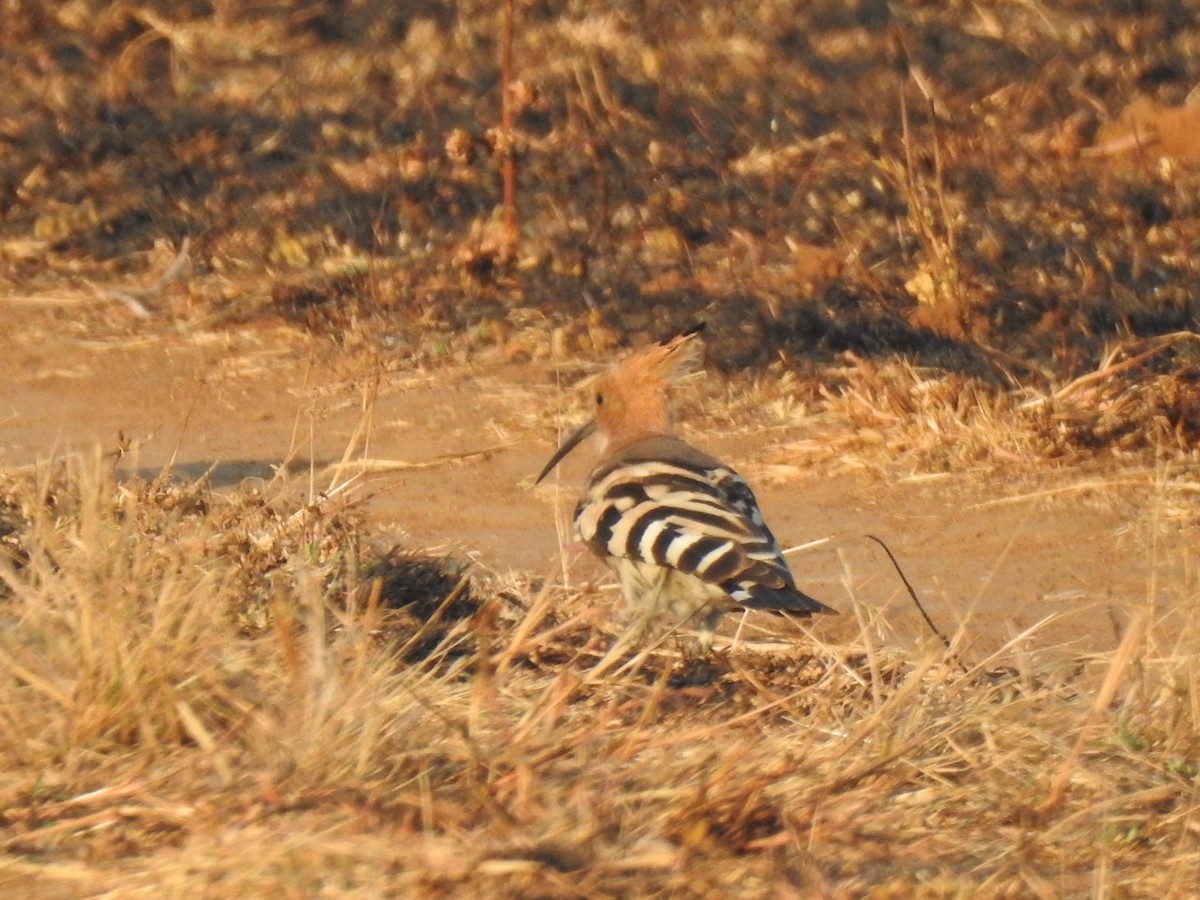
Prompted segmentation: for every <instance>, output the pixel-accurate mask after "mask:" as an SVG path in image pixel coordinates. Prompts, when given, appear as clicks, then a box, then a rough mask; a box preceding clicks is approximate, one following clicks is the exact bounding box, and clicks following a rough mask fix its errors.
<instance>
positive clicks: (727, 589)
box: [535, 324, 834, 652]
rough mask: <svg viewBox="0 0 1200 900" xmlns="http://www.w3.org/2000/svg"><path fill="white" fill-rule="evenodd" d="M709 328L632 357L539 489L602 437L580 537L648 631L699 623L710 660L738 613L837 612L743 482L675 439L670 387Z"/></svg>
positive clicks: (580, 509) (612, 374)
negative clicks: (788, 556)
mask: <svg viewBox="0 0 1200 900" xmlns="http://www.w3.org/2000/svg"><path fill="white" fill-rule="evenodd" d="M703 328H704V326H703V324H700V325H697V326H696V327H694V328H692V329H691V330H690V331H687V332H685V333H683V334H681V335H678V336H677V337H674V338H671V339H670V340H666V341H663V342H662V343H659V344H655V345H653V346H650V347H648V348H646V349H644V350H641V351H639V352H636V353H633V354H631V355H629V356H627V357H626V358H625V359H623V360H621V361H620V362H619V363H617V365H616V366H614V367H613V368H612V369H611V370H610V371H608V372H606V373H605V374H603V375H601V376H600V377H599V378H598V379H597V381H596V391H595V404H596V407H595V408H596V412H595V415H594V416H593V418H591V419H590V420H589V421H587V422H585V423H584V424H583V425H582V426H581V427H580V428H578V429H577V430H576V431H575V432H574V433H573V434H571V435H570V436H569V437H568V438H567V439H566V441H564V442H563V445H562V446H561V447H559V448H558V450H557V451H556V452H555V453H554V455H553V456H552V457H551V458H550V461H549V462H548V463H546V466H545V468H544V469H542V471H541V474H539V475H538V477H537V482H540V481H541V480H542V479H543V478H545V477H546V475H548V474H549V473H550V471H551V470H552V469H553V468H554V467H555V466H556V465H558V463H559V462H560V461H561V460H562V459H563V458H564V457H565V456H566V455H567V454H568V453H570V452H571V451H572V450H573V449H574V448H575V447H576V446H577V445H578V444H579V443H580V442H581V441H583V440H584V439H585V438H587V437H588V436H590V435H591V434H593V433H596V434H598V435H599V441H598V443H599V448H598V449H599V460H598V461H597V462H596V465H595V467H594V468H593V469H592V472H591V474H590V475H589V476H588V480H587V486H586V489H585V491H584V494H583V497H582V498H581V499H580V501H579V504H578V506H577V507H576V508H575V527H576V530H577V531H578V533H579V536H580V538H581V539H582V540H583V541H584V543H585V544H586V545H587V546H588V548H589V549H590V550H591V551H592V552H593V553H595V554H596V555H597V556H599V557H600V558H601V559H603V560H604V562H605V563H607V564H608V566H609V568H611V569H612V571H613V572H614V574H615V575H616V576H617V579H618V580H619V581H620V583H621V592H622V594H623V595H624V597H625V602H626V604H627V605H628V606H629V608H630V609H631V610H633V611H634V612H636V613H639V614H640V615H641V617H642V628H645V627H646V626H647V625H648V623H649V621H650V620H651V619H652V618H654V617H656V616H658V615H659V614H662V613H664V612H670V613H673V614H675V615H677V616H680V617H683V618H688V617H691V616H693V615H696V614H700V615H701V619H700V646H701V649H702V650H703V651H705V652H707V651H708V650H709V649H711V647H712V642H713V638H714V636H715V634H716V627H717V623H718V622H719V620H720V618H721V616H722V614H724V613H725V612H728V611H729V610H731V609H734V608H738V607H742V608H748V609H765V610H774V611H783V612H788V613H791V614H793V615H797V616H803V617H808V616H810V615H811V614H812V613H815V612H833V611H834V610H831V609H830V608H829V607H827V606H825V604H823V603H821V602H819V601H817V600H814V599H813V598H812V597H809V596H808V595H807V594H805V593H803V592H802V591H800V590H798V589H797V588H796V582H795V579H794V578H793V577H792V573H791V570H790V569H788V565H787V563H786V562H785V561H784V558H783V552H782V551H781V549H780V547H779V543H778V542H777V541H776V540H775V536H774V535H773V534H771V531H770V529H768V528H767V525H766V523H765V522H764V521H763V517H762V513H761V512H760V511H759V508H758V503H757V501H756V500H755V499H754V493H753V492H752V491H751V490H750V486H749V485H748V484H746V482H745V481H744V480H742V477H741V476H740V475H738V473H737V472H735V471H734V470H733V469H731V468H730V467H729V466H727V465H725V464H724V463H722V462H720V461H719V460H716V459H714V458H713V457H711V456H708V455H707V454H705V453H702V452H701V451H699V450H697V449H696V448H695V447H693V446H691V445H690V444H688V443H687V442H686V441H684V440H683V439H681V438H679V437H678V436H676V435H675V434H674V433H673V431H672V428H671V408H670V404H669V403H668V400H667V387H668V384H669V382H670V380H671V377H672V376H673V375H675V374H676V373H678V372H679V371H680V370H683V369H686V368H687V367H689V366H691V365H693V364H694V363H695V361H696V360H697V358H698V357H699V344H698V341H697V340H696V337H697V335H698V334H699V333H700V332H701V331H702V330H703ZM537 482H535V484H536V483H537Z"/></svg>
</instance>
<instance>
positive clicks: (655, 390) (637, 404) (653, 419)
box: [537, 322, 704, 481]
mask: <svg viewBox="0 0 1200 900" xmlns="http://www.w3.org/2000/svg"><path fill="white" fill-rule="evenodd" d="M702 331H704V323H703V322H700V323H698V324H696V325H693V326H692V327H691V328H689V329H688V330H687V331H685V332H683V333H682V334H677V335H675V337H672V338H667V339H666V340H664V341H660V342H659V343H657V344H651V345H650V346H649V347H645V348H643V349H641V350H637V351H634V352H633V353H630V354H629V355H628V356H626V357H625V358H624V359H622V360H620V361H619V362H618V363H617V364H616V365H614V366H613V367H612V368H611V369H609V370H608V371H607V372H605V373H603V374H602V375H600V376H599V377H597V378H596V379H595V381H594V383H593V385H592V387H593V389H594V393H593V402H594V403H595V413H594V415H593V417H592V418H591V419H589V420H588V421H587V422H584V423H583V425H582V426H580V427H579V428H578V429H577V430H576V431H575V432H574V433H573V434H572V435H570V436H569V437H568V438H567V439H566V440H565V441H564V442H563V444H562V446H561V447H559V448H558V451H557V452H556V453H555V454H554V455H553V456H552V457H551V458H550V461H549V462H548V463H546V466H545V468H543V469H542V472H541V474H540V475H538V477H537V481H541V480H542V479H543V478H545V477H546V475H547V474H549V472H550V471H551V470H552V469H553V468H554V467H555V466H556V465H558V463H559V461H560V460H562V459H563V458H564V457H565V456H566V455H567V454H568V453H570V452H571V451H572V450H573V449H574V448H575V447H576V446H578V444H579V443H580V442H581V441H582V440H583V439H584V438H586V437H588V436H589V435H591V434H592V433H593V432H599V434H600V453H601V454H602V455H603V454H604V453H605V452H611V451H613V450H616V449H618V448H620V447H622V446H625V445H627V444H629V443H631V442H633V441H635V440H638V439H640V438H643V437H647V436H650V435H654V434H670V433H671V407H670V404H669V403H668V401H667V388H668V387H669V386H670V385H671V384H672V383H673V382H675V381H677V380H679V379H680V378H682V377H683V376H685V375H688V374H690V373H691V372H694V371H696V370H697V369H699V366H700V360H701V358H702V356H703V351H702V344H701V343H700V341H698V340H696V338H697V337H698V336H699V335H700V333H701V332H702Z"/></svg>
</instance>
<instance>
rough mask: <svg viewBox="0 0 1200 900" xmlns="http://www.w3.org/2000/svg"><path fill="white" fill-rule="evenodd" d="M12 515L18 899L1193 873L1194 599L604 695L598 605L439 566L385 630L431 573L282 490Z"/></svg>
mask: <svg viewBox="0 0 1200 900" xmlns="http://www.w3.org/2000/svg"><path fill="white" fill-rule="evenodd" d="M3 496H4V504H3V507H2V510H3V513H2V522H3V531H4V532H5V534H4V537H3V540H4V548H5V556H4V559H3V561H0V584H2V585H3V587H2V593H0V619H2V621H0V668H2V670H3V676H2V678H0V716H2V717H0V727H2V729H3V738H2V740H0V753H2V754H3V759H2V764H0V771H3V772H4V773H5V774H4V776H3V779H2V782H0V793H2V797H3V800H2V808H3V810H4V812H3V814H2V818H0V822H2V824H3V840H4V842H5V849H6V852H7V855H6V857H5V860H4V862H3V863H0V884H6V885H7V886H8V887H9V889H10V890H18V889H19V890H21V891H23V892H25V893H27V894H28V895H31V896H33V895H36V894H37V893H38V892H42V893H45V894H47V895H55V896H61V895H68V896H70V895H81V894H83V893H88V894H91V893H96V892H102V891H106V890H107V891H113V892H116V893H119V894H120V895H121V896H139V895H147V896H151V895H152V896H162V895H164V893H165V894H167V895H174V896H178V895H183V894H185V893H193V892H196V891H199V892H201V893H204V894H205V895H220V896H235V895H243V896H244V895H246V894H251V893H253V894H258V895H279V894H300V895H312V894H315V893H321V892H324V893H328V894H331V895H336V896H355V895H379V894H381V893H406V894H413V893H419V894H422V895H443V894H444V895H451V894H455V895H461V893H462V892H463V891H469V892H470V893H472V894H475V895H482V896H513V895H517V894H520V895H529V894H537V895H539V896H564V897H565V896H580V895H585V896H629V895H632V894H637V895H643V896H644V895H648V894H652V893H655V892H664V893H669V894H677V895H684V896H702V895H711V894H713V893H721V894H727V895H734V896H749V897H753V896H761V897H766V896H780V894H781V892H783V893H786V886H789V885H790V886H791V890H792V891H793V892H794V893H795V895H796V896H814V895H822V896H862V895H864V894H868V893H869V894H870V895H871V896H911V895H914V894H915V895H920V896H968V895H969V896H1029V895H1038V896H1062V895H1065V894H1074V895H1081V894H1092V895H1095V896H1112V895H1113V894H1117V895H1126V896H1182V895H1184V894H1186V893H1187V892H1188V891H1190V889H1191V886H1192V885H1194V883H1195V879H1196V876H1197V872H1198V869H1200V846H1198V843H1200V802H1198V799H1197V796H1196V791H1195V779H1196V776H1197V771H1198V766H1200V739H1198V738H1197V734H1200V680H1198V675H1200V673H1198V672H1197V664H1196V660H1197V659H1198V658H1200V593H1197V592H1196V590H1195V586H1194V585H1193V586H1192V589H1191V593H1190V594H1189V595H1188V596H1189V598H1190V599H1189V600H1188V602H1186V603H1184V604H1181V605H1179V606H1176V607H1174V608H1171V609H1164V608H1162V607H1161V606H1160V605H1158V604H1157V602H1156V601H1157V597H1156V594H1155V587H1154V585H1153V584H1151V585H1150V586H1149V587H1148V594H1147V597H1146V598H1145V602H1144V604H1143V606H1142V608H1141V610H1140V611H1139V612H1137V613H1136V614H1135V615H1134V617H1133V619H1132V621H1131V622H1130V623H1128V624H1127V625H1126V626H1125V629H1126V630H1125V635H1126V637H1125V640H1124V641H1123V642H1122V644H1121V646H1120V647H1119V649H1118V650H1117V651H1115V653H1114V654H1112V655H1110V656H1101V657H1096V658H1089V659H1081V660H1079V661H1078V665H1077V666H1076V667H1075V668H1074V669H1073V670H1072V671H1070V672H1068V673H1067V674H1065V675H1064V674H1063V672H1062V669H1061V666H1060V665H1056V666H1055V667H1053V668H1051V667H1050V666H1049V665H1048V664H1047V665H1043V664H1042V663H1041V662H1040V661H1039V658H1038V657H1037V656H1036V655H1032V656H1031V655H1029V654H1028V652H1026V653H1024V654H1023V655H1020V656H1018V655H1017V654H1016V652H1015V651H1012V652H1010V651H1008V650H1005V651H1001V652H1000V653H999V654H997V655H996V656H995V657H993V658H990V659H987V660H968V661H966V662H967V663H968V665H967V666H966V667H964V666H962V665H961V664H959V663H958V662H956V661H954V660H953V659H951V660H945V659H942V658H941V657H940V656H939V655H938V654H937V653H935V652H933V651H930V653H929V654H928V655H924V656H922V655H917V656H913V657H910V658H905V657H903V656H902V655H901V654H899V653H898V652H897V651H895V650H891V649H887V648H888V647H889V646H896V644H895V643H894V642H891V641H889V636H888V635H887V633H886V632H883V633H881V632H880V631H879V629H880V628H881V626H882V622H881V620H879V619H878V617H876V616H875V615H874V614H873V613H872V611H871V610H869V609H865V608H860V609H857V610H856V611H855V612H854V613H852V615H854V614H857V615H858V616H859V618H860V621H861V626H862V627H861V631H860V635H859V637H858V638H857V639H854V640H851V641H849V642H848V643H844V644H842V643H838V644H829V643H826V642H823V641H821V640H820V639H819V638H818V637H817V636H816V635H810V636H809V637H808V638H807V639H801V640H798V641H795V642H794V643H792V644H791V646H790V649H787V650H786V651H783V652H780V651H779V650H775V651H773V652H760V651H755V650H753V649H742V650H738V651H735V652H734V653H732V654H731V655H727V656H723V657H721V658H719V659H718V660H716V661H715V663H704V662H700V661H697V660H688V659H680V658H679V657H678V656H677V655H675V654H674V653H672V652H669V651H670V648H671V647H672V646H673V642H672V641H670V640H668V641H667V642H666V643H665V644H663V645H662V646H661V647H660V648H659V649H658V650H656V651H654V652H653V653H650V654H647V655H646V657H645V658H644V660H643V661H642V663H641V664H640V665H638V666H636V667H632V666H625V667H624V668H623V669H619V670H616V671H612V670H610V671H609V672H606V673H605V674H604V675H602V676H597V675H596V672H595V669H594V667H595V665H596V662H597V660H598V659H599V657H600V656H601V654H602V653H603V651H604V650H605V648H606V646H607V642H608V640H609V639H608V638H606V637H603V636H602V635H600V634H599V633H598V632H597V631H596V630H595V629H594V628H592V627H590V626H591V625H594V624H595V622H596V614H595V612H594V610H593V606H594V603H595V598H593V597H590V596H586V595H583V594H580V592H579V591H578V590H571V591H566V592H564V590H563V588H561V587H560V586H557V585H556V584H555V583H553V582H548V583H546V584H545V585H542V586H541V587H536V588H535V586H532V585H530V584H529V583H528V582H527V581H525V580H523V579H519V578H516V577H513V576H510V577H506V578H499V577H492V578H487V579H476V580H475V581H473V582H472V583H471V584H470V588H469V595H465V594H464V587H463V584H462V583H461V582H460V581H458V580H456V578H455V577H454V575H453V573H448V574H446V575H445V577H444V578H443V580H441V581H437V580H436V579H434V580H433V581H431V580H430V579H429V577H428V574H427V573H426V574H425V575H421V576H417V577H414V578H413V579H412V580H411V581H412V583H415V584H417V585H418V586H421V585H424V586H426V587H432V590H431V592H428V593H426V594H425V595H424V596H420V597H413V596H412V595H410V596H408V597H407V598H406V600H407V602H406V603H405V605H403V606H402V607H401V608H399V609H392V608H390V606H391V604H389V603H388V602H387V599H386V598H387V597H388V596H394V595H395V592H396V591H397V590H398V589H400V588H402V587H403V586H404V584H403V583H407V582H405V577H404V575H403V573H404V572H405V571H406V570H404V569H403V568H398V567H396V566H394V565H393V566H392V567H391V568H390V569H387V572H390V573H391V579H390V582H389V579H388V578H387V577H381V578H380V579H378V580H376V579H374V578H373V577H372V574H371V573H372V572H374V573H375V574H380V573H381V572H382V571H383V570H381V569H380V565H382V564H383V562H384V560H385V559H386V557H385V558H380V557H372V554H371V552H369V551H366V550H364V549H363V544H364V542H363V541H362V539H361V536H360V535H359V533H358V531H357V530H356V528H355V527H354V523H353V517H352V516H350V515H349V514H348V513H347V512H346V511H345V510H340V509H337V508H322V506H321V504H320V503H316V504H304V503H302V502H300V501H298V500H297V501H289V500H288V492H287V491H286V490H284V488H283V487H281V486H277V490H276V495H275V496H273V497H271V498H270V499H269V500H264V498H263V497H262V496H258V495H251V494H246V493H241V492H235V493H233V494H231V495H228V496H224V497H217V496H213V495H209V494H208V493H207V492H205V491H203V490H202V489H201V487H200V486H180V485H175V484H168V483H140V482H124V483H117V482H114V481H113V479H112V477H111V476H110V474H109V467H108V466H107V465H106V464H103V463H101V462H99V461H97V460H90V461H74V462H69V463H65V464H63V465H60V466H57V467H52V468H50V469H47V470H44V471H43V472H42V473H41V474H40V475H38V476H36V477H35V476H23V477H9V478H7V479H6V480H5V482H4V485H3ZM289 502H291V503H293V504H294V505H293V506H290V507H289V505H288V504H289ZM368 557H370V558H374V559H376V562H375V563H374V564H373V565H374V568H372V564H370V563H369V560H368V559H367V558H368ZM393 562H394V556H393ZM247 571H257V572H258V573H259V575H260V576H261V577H260V578H258V579H257V580H255V579H249V580H248V579H247V575H246V573H247ZM385 585H389V586H386V587H385ZM409 587H410V588H411V587H412V584H409ZM464 596H469V602H468V603H467V605H466V606H465V607H463V608H460V609H459V610H458V611H457V612H455V613H454V614H453V615H450V614H449V613H448V610H449V609H450V608H452V607H453V605H454V603H455V602H456V601H458V600H462V599H463V598H464ZM421 603H424V604H426V606H425V607H424V608H425V612H424V613H421V614H419V615H414V610H416V609H418V608H419V607H420V604H421ZM248 609H259V610H263V611H264V612H263V613H262V615H263V617H264V618H263V620H262V621H261V622H260V623H259V625H258V626H256V627H247V626H246V624H245V621H244V620H245V617H246V611H247V610H248ZM433 610H437V612H436V613H432V614H431V611H433ZM418 619H419V621H418ZM429 625H434V626H437V629H436V639H435V640H432V641H427V640H424V638H425V637H428V634H429V630H428V626H429ZM787 627H788V626H786V625H781V626H776V630H777V629H778V628H784V629H787ZM418 646H419V647H421V648H422V649H421V651H420V652H419V653H414V652H412V651H413V648H414V647H418Z"/></svg>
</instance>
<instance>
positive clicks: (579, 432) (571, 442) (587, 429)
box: [534, 419, 596, 484]
mask: <svg viewBox="0 0 1200 900" xmlns="http://www.w3.org/2000/svg"><path fill="white" fill-rule="evenodd" d="M595 430H596V420H595V419H588V421H586V422H584V423H583V424H582V425H580V426H579V427H578V428H576V429H575V431H574V432H573V433H572V434H571V436H570V437H568V438H567V439H566V440H565V441H563V443H562V446H561V447H559V448H558V449H557V450H555V451H554V455H553V456H552V457H550V462H548V463H546V467H545V468H544V469H542V473H541V474H540V475H538V477H537V480H536V481H534V484H540V483H541V480H542V479H543V478H545V477H546V476H547V475H549V474H550V470H551V469H553V468H554V467H555V466H557V465H558V464H559V463H560V462H562V460H563V457H565V456H566V455H567V454H568V453H570V452H571V451H572V450H574V449H575V448H576V447H577V446H579V443H580V442H581V441H583V440H584V439H586V438H588V437H590V436H591V434H592V432H593V431H595Z"/></svg>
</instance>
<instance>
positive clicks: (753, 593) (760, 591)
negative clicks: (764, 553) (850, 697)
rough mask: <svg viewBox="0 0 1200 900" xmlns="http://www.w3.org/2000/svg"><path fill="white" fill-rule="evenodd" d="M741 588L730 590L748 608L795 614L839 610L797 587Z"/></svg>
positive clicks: (801, 614) (744, 586)
mask: <svg viewBox="0 0 1200 900" xmlns="http://www.w3.org/2000/svg"><path fill="white" fill-rule="evenodd" d="M737 587H738V588H740V590H733V591H730V595H731V596H732V597H733V598H734V600H735V601H736V602H737V604H738V605H739V606H744V607H746V608H747V609H765V610H769V611H772V612H787V613H791V614H792V615H795V616H804V617H807V616H811V615H812V614H813V613H832V614H833V615H837V610H836V609H833V608H832V607H829V606H826V605H825V604H824V603H822V602H821V601H820V600H816V599H814V598H812V597H810V596H808V594H806V593H804V592H803V591H798V590H796V589H795V588H773V587H767V586H766V585H761V584H756V585H753V586H747V585H745V584H739V585H738V586H737Z"/></svg>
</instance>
